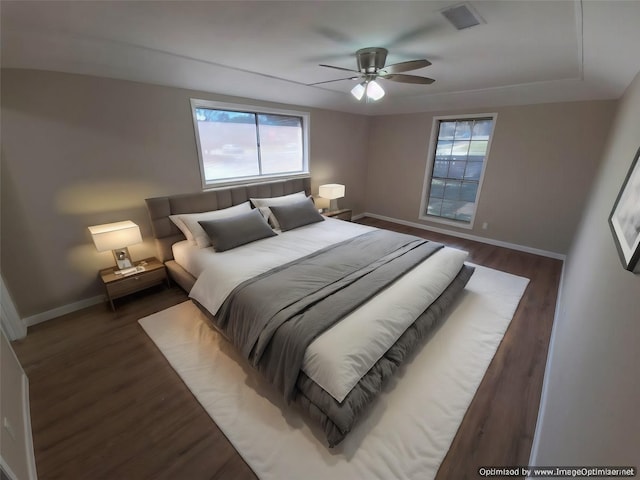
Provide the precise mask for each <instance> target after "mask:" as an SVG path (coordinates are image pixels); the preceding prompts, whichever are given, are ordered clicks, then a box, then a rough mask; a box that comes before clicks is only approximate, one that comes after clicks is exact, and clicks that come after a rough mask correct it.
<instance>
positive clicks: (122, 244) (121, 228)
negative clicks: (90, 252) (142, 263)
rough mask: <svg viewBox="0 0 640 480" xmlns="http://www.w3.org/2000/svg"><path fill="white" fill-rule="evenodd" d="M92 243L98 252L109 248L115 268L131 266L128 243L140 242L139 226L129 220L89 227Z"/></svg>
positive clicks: (121, 268) (120, 268)
mask: <svg viewBox="0 0 640 480" xmlns="http://www.w3.org/2000/svg"><path fill="white" fill-rule="evenodd" d="M89 231H90V232H91V237H92V238H93V243H94V244H95V246H96V249H97V250H98V251H99V252H106V251H107V250H111V251H112V252H113V258H115V260H116V265H117V270H120V271H122V270H124V269H127V268H132V267H133V263H132V262H131V255H129V249H128V248H127V247H128V246H129V245H134V244H136V243H141V242H142V236H141V235H140V228H139V227H138V225H136V224H135V223H133V222H132V221H131V220H126V221H124V222H116V223H105V224H104V225H94V226H93V227H89Z"/></svg>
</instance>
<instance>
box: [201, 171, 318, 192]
mask: <svg viewBox="0 0 640 480" xmlns="http://www.w3.org/2000/svg"><path fill="white" fill-rule="evenodd" d="M309 177H311V174H310V173H309V172H303V173H292V174H289V175H270V176H266V175H263V176H260V177H243V178H237V179H229V180H223V181H220V182H211V183H207V184H206V185H203V186H202V190H215V189H218V188H223V187H233V186H235V185H249V184H255V183H269V182H277V181H280V180H289V179H292V178H309Z"/></svg>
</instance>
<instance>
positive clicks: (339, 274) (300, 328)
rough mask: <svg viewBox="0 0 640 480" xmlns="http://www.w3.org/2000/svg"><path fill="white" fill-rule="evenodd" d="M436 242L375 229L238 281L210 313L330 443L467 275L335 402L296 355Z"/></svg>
mask: <svg viewBox="0 0 640 480" xmlns="http://www.w3.org/2000/svg"><path fill="white" fill-rule="evenodd" d="M440 248H442V245H440V244H437V243H434V242H428V241H426V240H423V239H421V238H418V237H414V236H410V235H404V234H399V233H394V232H389V231H386V230H376V231H374V232H369V233H366V234H363V235H360V236H358V237H355V238H353V239H350V240H347V241H345V242H341V243H339V244H337V245H333V246H331V247H328V248H326V249H323V250H320V251H318V252H315V253H313V254H311V255H309V256H307V257H303V258H301V259H299V260H296V261H294V262H291V263H289V264H286V265H283V266H281V267H277V268H275V269H273V270H270V271H268V272H265V273H264V274H262V275H258V276H257V277H255V278H252V279H250V280H247V281H246V282H243V283H242V284H240V285H239V286H238V287H236V288H235V289H234V291H233V292H232V293H231V294H230V295H229V297H228V298H227V299H226V300H225V302H224V303H223V305H222V307H221V308H220V310H219V311H218V312H217V314H216V316H215V317H214V318H212V321H213V323H214V324H215V326H216V328H218V329H219V330H221V331H222V332H223V333H224V334H225V335H226V336H227V338H228V339H229V340H231V342H232V343H234V345H235V346H236V347H237V349H238V350H239V351H240V352H241V353H242V354H243V355H244V357H245V358H247V359H248V361H249V362H251V363H252V364H253V365H254V366H255V367H256V368H257V369H258V370H260V371H261V372H262V374H263V375H264V376H265V377H266V378H267V379H268V380H269V381H270V382H271V383H272V384H273V385H274V386H275V387H276V388H277V389H278V390H279V391H280V393H281V394H282V395H283V396H284V397H285V399H286V400H287V401H288V402H291V401H293V402H294V403H295V404H297V405H298V406H299V407H300V408H301V410H302V411H303V412H304V413H305V414H306V416H307V417H308V418H310V419H311V420H312V421H313V422H314V423H315V424H317V425H318V426H320V428H322V430H323V431H324V434H325V436H326V439H327V442H328V444H329V446H330V447H334V446H336V445H337V444H339V443H340V442H341V441H342V440H343V439H344V437H345V436H346V435H347V434H348V433H349V432H350V431H351V429H352V428H353V426H354V425H355V424H356V423H357V421H358V419H359V418H360V416H361V415H362V413H363V412H364V411H365V409H366V408H367V406H368V405H369V404H370V403H371V402H372V401H373V400H374V399H375V397H376V396H377V395H378V394H379V393H380V391H381V390H382V388H383V386H384V384H385V383H386V381H387V380H388V379H389V378H390V377H391V376H392V375H393V374H394V372H395V370H396V369H397V368H398V367H399V366H400V365H402V364H403V363H404V362H405V361H406V360H407V359H408V358H409V357H410V356H411V355H412V354H413V352H415V351H416V350H417V349H418V348H419V347H420V346H421V345H422V344H423V342H424V339H425V337H427V336H428V335H429V334H430V332H431V331H432V330H433V329H434V327H435V326H437V325H438V323H439V322H440V321H441V320H442V319H443V318H444V317H445V316H446V313H447V312H448V310H449V309H450V308H451V306H452V305H453V304H454V302H455V301H456V298H457V297H458V296H459V294H460V293H461V292H462V290H463V289H464V287H465V285H466V283H467V282H468V280H469V278H470V277H471V275H472V273H473V268H472V267H468V266H463V267H462V268H461V270H460V271H459V272H458V274H457V276H456V277H455V278H454V279H453V281H452V282H451V283H450V284H449V286H448V287H447V288H446V289H445V291H444V292H443V293H442V294H441V295H440V297H438V298H437V299H436V300H435V301H434V302H433V303H432V304H431V305H430V306H429V307H428V308H427V310H425V312H423V313H422V314H421V315H420V316H419V317H418V318H417V319H416V320H415V322H414V323H413V324H412V325H411V326H410V327H409V328H408V329H407V330H406V331H405V332H404V333H403V335H401V336H400V338H399V339H398V340H397V341H396V342H395V343H394V344H393V345H392V346H391V348H390V349H389V350H388V351H387V352H386V353H385V354H384V355H383V357H382V358H380V359H379V360H378V361H377V362H376V363H375V364H374V366H373V367H372V368H371V369H370V370H369V372H367V374H366V375H365V376H363V377H362V378H361V379H360V381H359V382H358V383H357V384H356V386H355V387H354V388H353V389H352V391H351V392H350V393H349V394H348V395H347V397H346V398H345V399H344V400H343V401H342V402H338V401H337V400H335V399H334V398H333V397H332V396H331V395H330V394H329V393H327V392H326V391H325V390H324V389H322V387H320V386H319V385H318V384H316V383H315V382H314V381H313V380H312V379H311V378H309V377H308V376H307V375H306V374H304V372H302V371H301V366H302V362H303V359H304V352H305V350H306V348H307V347H308V345H309V344H310V343H311V342H312V341H313V340H314V339H315V338H316V337H317V336H318V335H320V334H321V333H322V332H324V331H325V330H326V329H328V328H330V327H331V326H332V325H333V324H334V323H336V322H337V321H340V319H342V318H343V317H344V316H346V315H347V314H349V313H350V312H352V311H353V310H355V309H356V308H358V306H360V305H362V304H363V303H364V302H366V301H367V300H368V299H370V298H371V297H372V296H374V295H375V294H376V293H378V292H379V291H381V290H382V289H384V288H385V287H387V286H388V285H390V284H391V283H392V282H394V281H395V280H397V279H398V278H399V277H400V276H402V275H403V274H404V273H406V272H407V271H409V270H411V269H412V268H414V267H415V266H416V265H417V264H419V263H420V262H421V261H423V260H424V259H426V258H427V257H429V256H430V255H432V254H433V253H434V252H435V251H437V250H438V249H440Z"/></svg>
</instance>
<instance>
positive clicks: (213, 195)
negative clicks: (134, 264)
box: [145, 177, 311, 262]
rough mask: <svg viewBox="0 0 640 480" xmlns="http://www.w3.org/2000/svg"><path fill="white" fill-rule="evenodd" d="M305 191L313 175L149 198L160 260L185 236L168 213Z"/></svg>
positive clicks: (166, 258)
mask: <svg viewBox="0 0 640 480" xmlns="http://www.w3.org/2000/svg"><path fill="white" fill-rule="evenodd" d="M301 191H304V192H305V193H306V194H307V195H310V194H311V179H310V178H308V177H307V178H295V179H290V180H280V181H277V182H269V183H255V184H251V185H240V186H234V187H229V188H222V189H216V190H207V191H205V192H198V193H187V194H182V195H171V196H168V197H156V198H147V199H146V200H145V201H146V202H147V209H148V210H149V217H150V218H151V229H152V231H153V236H154V237H155V239H156V248H157V251H158V252H157V253H158V259H159V260H160V261H161V262H166V261H168V260H172V259H173V252H172V251H171V245H173V244H174V243H176V242H179V241H181V240H184V239H185V237H184V235H183V234H182V232H181V231H180V230H179V229H178V227H176V226H175V225H174V223H173V222H172V221H171V220H170V219H169V215H175V214H181V213H199V212H208V211H211V210H220V209H221V208H228V207H232V206H233V205H238V204H240V203H243V202H246V201H247V200H249V199H250V198H268V197H279V196H281V195H289V194H291V193H297V192H301Z"/></svg>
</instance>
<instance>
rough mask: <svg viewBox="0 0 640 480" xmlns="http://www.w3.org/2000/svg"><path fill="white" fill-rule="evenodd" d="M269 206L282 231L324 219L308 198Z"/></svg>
mask: <svg viewBox="0 0 640 480" xmlns="http://www.w3.org/2000/svg"><path fill="white" fill-rule="evenodd" d="M269 208H270V209H271V212H272V213H273V215H274V216H275V217H276V220H278V223H279V224H280V229H281V230H282V231H283V232H286V231H287V230H292V229H294V228H298V227H302V226H304V225H309V224H310V223H316V222H322V221H324V217H323V216H322V215H320V214H319V213H318V210H317V209H316V207H315V205H314V204H313V202H312V201H311V200H309V199H308V198H305V199H304V200H302V201H300V202H296V203H290V204H289V205H280V206H275V205H274V206H272V207H269Z"/></svg>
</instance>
